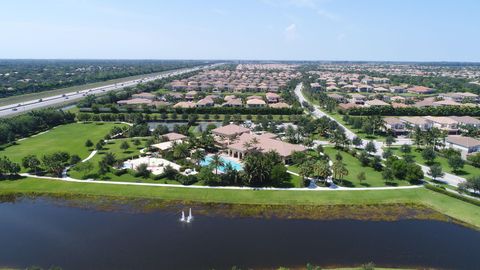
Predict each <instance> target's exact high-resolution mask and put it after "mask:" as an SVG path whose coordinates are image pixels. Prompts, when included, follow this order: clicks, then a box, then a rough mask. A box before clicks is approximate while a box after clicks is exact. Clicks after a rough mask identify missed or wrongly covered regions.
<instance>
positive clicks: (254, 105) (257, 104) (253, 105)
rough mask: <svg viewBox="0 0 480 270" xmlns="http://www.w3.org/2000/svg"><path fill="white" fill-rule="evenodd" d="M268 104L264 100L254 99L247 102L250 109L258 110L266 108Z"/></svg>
mask: <svg viewBox="0 0 480 270" xmlns="http://www.w3.org/2000/svg"><path fill="white" fill-rule="evenodd" d="M266 105H267V103H266V102H265V101H264V100H263V99H258V98H253V99H249V100H247V107H249V108H258V107H265V106H266Z"/></svg>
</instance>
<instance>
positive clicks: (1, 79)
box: [0, 60, 206, 97]
mask: <svg viewBox="0 0 480 270" xmlns="http://www.w3.org/2000/svg"><path fill="white" fill-rule="evenodd" d="M205 63H206V62H205V61H183V60H182V61H174V60H2V63H0V74H2V76H0V97H8V96H15V95H22V94H27V93H36V92H43V91H48V90H52V89H57V88H63V87H70V86H76V85H82V84H86V83H93V82H100V81H107V80H111V79H117V78H123V77H128V76H135V75H141V74H148V73H155V72H162V71H166V70H172V69H178V68H186V67H192V66H196V65H200V64H205Z"/></svg>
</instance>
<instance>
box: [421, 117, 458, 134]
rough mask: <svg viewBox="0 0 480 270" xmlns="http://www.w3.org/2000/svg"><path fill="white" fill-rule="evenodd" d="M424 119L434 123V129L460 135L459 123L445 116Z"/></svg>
mask: <svg viewBox="0 0 480 270" xmlns="http://www.w3.org/2000/svg"><path fill="white" fill-rule="evenodd" d="M424 119H426V120H427V121H430V122H432V125H433V127H436V128H438V129H440V130H444V131H446V132H447V133H448V134H456V133H458V122H457V121H456V120H454V119H452V118H450V117H445V116H425V117H424Z"/></svg>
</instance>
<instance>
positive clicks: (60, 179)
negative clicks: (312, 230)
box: [20, 173, 423, 191]
mask: <svg viewBox="0 0 480 270" xmlns="http://www.w3.org/2000/svg"><path fill="white" fill-rule="evenodd" d="M20 175H21V176H25V177H33V178H39V179H48V180H56V181H63V182H72V183H85V184H104V185H124V186H147V187H172V188H192V189H224V190H279V191H280V190H283V191H289V190H292V191H337V190H338V191H342V190H349V191H354V190H395V189H414V188H421V187H423V186H422V185H418V186H402V187H371V188H347V187H334V188H327V187H315V188H273V187H261V188H256V187H232V186H218V187H211V186H184V185H175V184H156V183H137V182H117V181H99V180H79V179H73V178H70V177H66V178H60V177H51V176H36V175H32V174H28V173H21V174H20Z"/></svg>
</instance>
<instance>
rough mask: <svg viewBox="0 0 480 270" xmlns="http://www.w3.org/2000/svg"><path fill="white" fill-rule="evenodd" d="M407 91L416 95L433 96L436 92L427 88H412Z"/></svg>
mask: <svg viewBox="0 0 480 270" xmlns="http://www.w3.org/2000/svg"><path fill="white" fill-rule="evenodd" d="M407 91H408V92H409V93H414V94H432V93H434V92H435V90H434V89H432V88H430V87H425V86H412V87H410V88H408V89H407Z"/></svg>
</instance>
